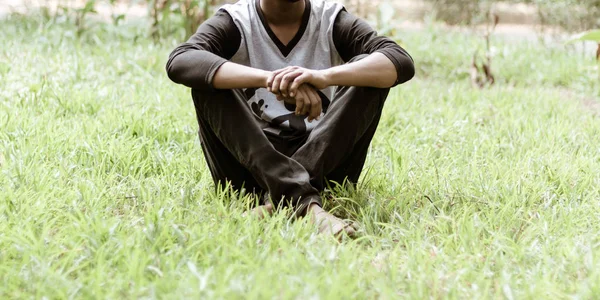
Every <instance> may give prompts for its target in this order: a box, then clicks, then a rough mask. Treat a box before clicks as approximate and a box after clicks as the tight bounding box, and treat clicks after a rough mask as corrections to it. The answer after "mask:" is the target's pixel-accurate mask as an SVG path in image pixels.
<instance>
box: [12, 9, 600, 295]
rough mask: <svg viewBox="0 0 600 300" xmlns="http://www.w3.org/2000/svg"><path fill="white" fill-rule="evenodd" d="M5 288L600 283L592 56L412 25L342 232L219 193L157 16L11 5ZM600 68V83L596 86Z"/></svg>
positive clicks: (354, 290) (82, 290) (462, 291)
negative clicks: (247, 213)
mask: <svg viewBox="0 0 600 300" xmlns="http://www.w3.org/2000/svg"><path fill="white" fill-rule="evenodd" d="M0 27H1V28H2V30H1V31H0V42H1V44H2V47H1V48H0V164H1V165H0V298H36V299H41V298H43V297H47V298H48V299H64V298H109V299H118V298H172V299H181V298H188V297H194V298H198V297H210V298H225V299H232V298H233V299H235V298H260V299H263V298H280V299H284V298H302V299H305V298H342V299H348V298H382V299H392V298H396V297H399V296H401V297H407V298H414V299H422V298H459V299H464V298H508V299H512V298H540V297H542V298H571V297H575V298H583V299H586V298H595V297H597V295H599V294H600V271H599V270H600V238H599V237H598V232H600V223H599V222H598V220H599V219H600V205H599V202H598V200H599V199H600V192H599V190H598V189H599V186H600V174H599V173H598V170H600V150H599V148H598V145H600V119H599V118H598V116H597V112H595V111H592V110H591V109H590V108H589V107H587V106H585V105H584V104H583V103H584V101H583V100H585V99H588V100H589V99H592V100H594V99H596V98H595V96H597V95H598V94H599V93H598V87H597V86H596V85H597V77H596V75H595V74H593V70H591V69H590V68H589V65H590V62H591V57H590V58H589V59H588V58H584V57H582V56H581V55H580V54H579V53H577V52H573V51H572V50H568V49H564V48H563V47H558V46H552V47H546V46H543V45H540V44H538V43H514V42H511V43H504V42H503V41H500V40H498V41H495V45H496V47H497V49H498V51H499V54H498V55H497V57H496V59H495V62H494V65H495V69H496V72H497V77H498V81H499V84H498V85H497V86H495V87H493V88H490V89H485V90H478V89H473V88H471V87H470V84H469V81H468V76H466V72H467V71H468V68H469V63H470V56H471V55H472V49H473V47H474V46H476V45H479V44H480V43H481V41H480V40H479V39H478V38H476V37H473V36H470V35H467V34H458V33H451V32H443V31H441V30H437V29H432V30H429V31H424V32H419V33H407V34H406V36H405V38H403V43H404V44H405V45H406V47H407V48H408V49H409V51H410V52H411V53H412V54H413V57H414V58H415V60H416V63H417V66H418V73H419V74H418V77H417V78H416V79H415V80H413V81H411V82H410V83H409V84H406V85H404V86H401V87H399V88H396V89H395V90H394V91H393V92H392V94H391V97H390V99H389V100H388V102H387V104H386V109H385V115H384V117H383V119H382V121H381V123H380V127H379V130H378V132H377V135H376V137H375V139H374V141H373V145H372V149H371V152H370V155H369V157H368V161H367V164H366V165H367V167H366V170H365V172H364V173H363V178H362V181H361V183H360V185H359V186H358V189H357V190H356V191H346V190H343V189H336V191H335V193H334V195H335V199H334V201H329V202H327V204H326V205H327V206H328V207H329V208H332V207H334V208H335V209H334V211H335V212H336V213H337V214H339V215H341V216H349V217H351V218H352V219H355V220H357V221H359V222H360V223H361V224H362V231H361V238H359V239H358V240H355V241H346V242H344V243H342V244H338V243H337V242H335V241H334V240H333V239H331V238H327V237H323V236H319V235H316V234H315V229H314V228H313V227H312V226H310V225H309V224H307V223H306V222H305V221H297V222H291V221H289V220H288V219H287V217H286V215H285V214H278V215H276V216H275V217H273V218H271V219H268V220H265V221H256V220H248V219H244V218H242V217H241V213H242V212H243V211H244V208H245V207H246V205H247V204H248V203H249V202H250V201H251V199H249V198H247V197H239V196H238V195H232V194H231V193H227V192H215V191H214V190H213V184H212V181H211V178H210V175H209V173H208V170H207V167H206V165H205V162H204V158H203V156H202V152H201V149H200V146H199V142H198V138H197V133H196V128H197V124H196V121H195V116H194V112H193V105H192V102H191V99H190V97H189V91H188V90H187V89H186V88H184V87H181V86H176V85H174V84H172V83H171V82H170V81H169V80H168V79H167V78H166V75H165V72H164V63H165V61H166V58H167V55H168V53H169V52H170V50H171V49H172V48H173V47H174V45H175V42H174V41H165V42H164V43H163V45H155V44H153V43H151V42H150V41H148V40H146V39H144V38H143V36H142V33H143V30H142V29H140V27H135V26H133V27H131V28H125V29H118V28H113V27H110V26H103V27H96V28H95V29H93V30H91V31H88V32H85V33H84V35H83V36H82V37H81V38H76V37H75V34H74V32H75V30H74V29H73V28H72V27H70V26H68V25H65V24H49V25H48V24H46V23H40V22H39V21H34V20H31V19H23V18H11V19H9V20H6V21H2V22H0ZM595 84H596V85H595Z"/></svg>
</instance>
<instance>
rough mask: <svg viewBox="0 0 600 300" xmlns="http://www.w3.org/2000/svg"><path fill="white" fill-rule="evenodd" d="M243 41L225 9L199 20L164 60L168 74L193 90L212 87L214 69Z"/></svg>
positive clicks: (234, 51) (175, 80) (230, 55)
mask: <svg viewBox="0 0 600 300" xmlns="http://www.w3.org/2000/svg"><path fill="white" fill-rule="evenodd" d="M241 41H242V36H241V34H240V31H239V29H238V28H237V27H236V26H235V23H234V22H233V19H232V18H231V16H230V15H229V14H228V13H227V12H226V11H224V10H219V11H217V13H216V14H215V15H214V16H213V17H211V18H210V19H208V20H207V21H206V22H204V23H202V25H200V27H199V28H198V30H197V31H196V33H195V34H194V35H192V36H191V37H190V38H189V40H188V41H187V42H185V43H183V44H181V45H179V46H178V47H177V48H175V50H173V52H171V55H169V60H168V61H167V66H166V69H167V75H168V76H169V78H170V79H171V80H172V81H173V82H175V83H179V84H183V85H185V86H188V87H190V88H193V89H212V88H213V85H212V83H213V77H214V76H215V73H216V72H217V70H218V69H219V68H220V67H221V66H222V65H223V64H224V63H226V62H227V61H228V60H229V59H231V58H232V57H233V55H235V53H236V52H237V51H238V49H239V47H240V44H241Z"/></svg>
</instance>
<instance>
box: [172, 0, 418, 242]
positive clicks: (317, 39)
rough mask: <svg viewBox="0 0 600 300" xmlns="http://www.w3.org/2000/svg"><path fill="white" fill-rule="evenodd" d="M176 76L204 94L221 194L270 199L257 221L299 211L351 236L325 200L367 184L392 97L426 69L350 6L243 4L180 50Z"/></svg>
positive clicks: (202, 117)
mask: <svg viewBox="0 0 600 300" xmlns="http://www.w3.org/2000/svg"><path fill="white" fill-rule="evenodd" d="M167 73H168V75H169V78H171V80H173V81H174V82H176V83H180V84H183V85H186V86H188V87H190V88H191V89H192V98H193V100H194V105H195V108H196V115H197V118H198V123H199V125H200V140H201V144H202V149H203V151H204V155H205V158H206V161H207V163H208V166H209V169H210V171H211V174H212V176H213V179H214V181H215V182H216V183H219V182H220V183H224V182H225V181H228V182H230V184H231V186H232V187H233V188H234V189H236V190H241V189H242V188H245V189H246V190H247V191H251V192H254V193H257V194H262V193H264V192H268V195H269V196H270V200H267V201H265V203H263V206H260V207H258V208H256V209H254V210H253V212H254V213H255V214H257V215H262V214H263V213H271V212H272V211H273V209H274V208H276V207H290V208H292V209H293V210H294V212H295V214H296V216H298V217H302V216H306V215H309V216H311V219H312V220H313V221H314V222H315V223H316V224H318V225H319V229H320V231H321V232H323V233H328V234H333V235H339V234H342V233H346V234H350V235H351V234H353V233H354V229H353V228H352V227H351V226H349V225H347V224H346V223H345V222H343V221H342V220H340V219H338V218H336V217H334V216H333V215H331V214H329V213H328V212H326V211H324V210H323V209H322V208H321V207H322V202H321V196H320V192H322V191H323V190H324V188H325V187H326V185H327V182H328V181H332V182H338V183H342V182H344V181H345V180H347V181H348V182H351V183H356V182H357V180H358V178H359V176H360V173H361V171H362V168H363V165H364V162H365V158H366V156H367V150H368V147H369V144H370V143H371V139H372V138H373V135H374V133H375V130H376V128H377V124H378V123H379V118H380V117H381V112H382V110H383V105H384V102H385V100H386V97H387V95H388V92H389V89H390V87H392V86H395V85H398V84H401V83H404V82H406V81H408V80H410V79H411V78H412V77H413V76H414V65H413V61H412V58H411V57H410V56H409V55H408V53H407V52H406V51H405V50H404V49H402V48H401V47H400V46H398V45H397V44H396V43H395V42H394V41H392V40H391V39H388V38H386V37H381V36H377V34H376V32H374V31H373V29H372V28H371V27H370V26H369V25H368V24H367V23H366V22H365V21H363V20H361V19H359V18H357V17H355V16H353V15H351V14H350V13H348V12H347V11H345V10H344V7H343V6H342V5H341V4H338V3H335V2H328V1H324V0H240V1H238V2H237V3H235V4H231V5H225V6H223V7H222V8H221V9H220V10H219V11H217V13H216V14H215V15H214V16H213V17H211V18H210V19H209V20H207V21H206V22H204V23H203V24H202V25H201V26H200V27H199V28H198V31H197V32H196V33H195V34H194V35H193V36H192V37H191V38H190V39H189V40H188V41H187V42H186V43H183V44H181V45H180V46H178V47H177V48H176V49H175V50H174V51H173V52H172V53H171V55H170V57H169V61H168V63H167Z"/></svg>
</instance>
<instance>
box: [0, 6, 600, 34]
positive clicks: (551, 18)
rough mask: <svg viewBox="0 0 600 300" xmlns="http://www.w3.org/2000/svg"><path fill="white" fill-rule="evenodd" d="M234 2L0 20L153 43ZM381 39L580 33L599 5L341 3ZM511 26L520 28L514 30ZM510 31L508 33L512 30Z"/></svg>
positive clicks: (65, 11)
mask: <svg viewBox="0 0 600 300" xmlns="http://www.w3.org/2000/svg"><path fill="white" fill-rule="evenodd" d="M232 2H235V0H2V1H0V16H3V15H4V16H6V15H8V14H15V13H16V14H31V13H33V12H35V13H39V14H40V16H42V17H44V18H47V19H49V20H50V19H51V20H53V21H54V22H71V23H73V24H75V25H76V26H77V28H78V32H79V34H81V33H83V32H84V31H85V30H86V29H89V28H90V27H93V26H95V25H97V22H98V21H99V20H102V21H111V22H112V23H113V24H117V25H118V24H123V23H128V22H132V21H135V22H143V23H146V25H147V34H148V35H150V36H152V37H153V38H155V39H160V38H161V37H165V36H170V37H177V38H178V39H184V38H185V37H187V36H189V35H191V34H192V33H193V32H194V31H195V30H196V28H197V27H198V25H199V24H200V23H202V22H203V21H204V20H205V19H206V18H207V17H209V16H210V15H211V14H212V13H213V12H214V11H215V10H216V9H218V7H219V6H220V5H223V4H224V3H232ZM340 2H342V3H344V4H345V5H346V7H347V9H348V10H349V11H351V12H353V13H355V14H357V15H359V16H361V17H364V18H366V19H368V20H369V21H370V22H371V23H372V24H373V25H374V26H376V27H378V28H379V29H380V30H382V31H384V32H383V33H386V34H393V33H394V31H395V29H398V28H406V29H419V28H420V27H422V26H424V24H427V23H430V22H432V21H440V22H443V23H444V24H447V25H449V26H456V25H462V26H478V25H482V24H485V23H486V22H488V21H489V19H490V14H492V15H494V16H495V17H497V18H498V22H499V25H500V27H498V30H499V32H509V33H515V34H518V33H519V32H520V33H521V34H525V35H527V34H528V33H529V34H531V33H532V32H537V33H546V34H547V33H555V34H556V33H559V32H580V31H586V30H590V29H594V28H599V27H600V0H504V1H495V0H340ZM515 25H518V26H520V28H519V27H517V28H514V27H515ZM511 27H513V28H511Z"/></svg>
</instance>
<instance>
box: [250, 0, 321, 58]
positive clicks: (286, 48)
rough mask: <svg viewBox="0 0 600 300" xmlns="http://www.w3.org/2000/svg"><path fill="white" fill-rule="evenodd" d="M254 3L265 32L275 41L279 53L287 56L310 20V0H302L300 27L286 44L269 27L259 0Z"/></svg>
mask: <svg viewBox="0 0 600 300" xmlns="http://www.w3.org/2000/svg"><path fill="white" fill-rule="evenodd" d="M255 3H256V5H255V6H256V13H258V17H259V18H260V22H261V23H262V25H263V27H264V28H265V30H266V31H267V34H269V37H270V38H271V40H272V41H273V43H275V45H276V46H277V48H279V51H280V52H281V54H282V55H283V56H284V57H287V56H288V55H289V54H290V53H291V52H292V50H294V47H296V45H297V44H298V42H300V39H301V38H302V36H303V35H304V32H306V28H307V27H308V21H309V20H310V11H311V6H310V5H311V4H310V1H309V0H304V15H302V24H300V28H299V29H298V32H297V33H296V35H295V36H294V38H293V39H292V40H291V41H290V42H289V43H288V44H287V45H284V44H283V43H282V42H281V40H279V38H278V37H277V35H275V33H274V32H273V30H271V27H270V26H269V23H267V19H266V18H265V16H264V14H263V11H262V8H261V7H260V0H255Z"/></svg>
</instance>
